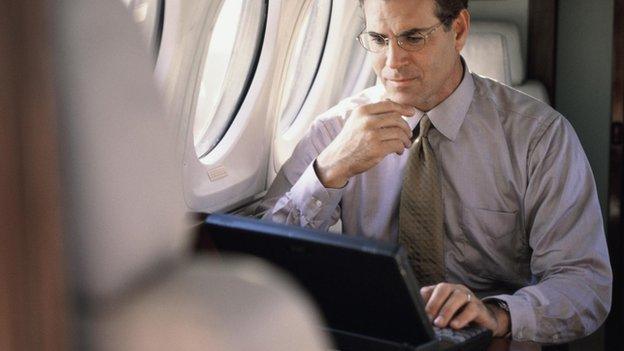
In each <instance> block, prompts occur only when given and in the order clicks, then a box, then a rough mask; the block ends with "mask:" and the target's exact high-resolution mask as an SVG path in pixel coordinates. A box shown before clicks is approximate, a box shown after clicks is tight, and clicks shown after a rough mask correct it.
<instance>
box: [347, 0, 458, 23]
mask: <svg viewBox="0 0 624 351" xmlns="http://www.w3.org/2000/svg"><path fill="white" fill-rule="evenodd" d="M359 1H360V7H362V9H363V8H364V1H365V0H359ZM371 1H380V0H371ZM435 3H436V11H435V15H436V17H438V19H439V20H440V22H442V23H443V24H444V26H445V27H446V28H447V29H449V28H450V27H451V24H452V23H453V21H454V20H455V19H456V18H457V16H459V13H460V12H461V10H463V9H467V8H468V0H435Z"/></svg>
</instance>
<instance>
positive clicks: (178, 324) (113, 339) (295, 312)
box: [51, 0, 326, 350]
mask: <svg viewBox="0 0 624 351" xmlns="http://www.w3.org/2000/svg"><path fill="white" fill-rule="evenodd" d="M55 5H56V6H54V11H55V12H54V16H53V19H52V21H51V22H52V23H53V25H52V26H51V27H52V28H53V41H52V45H53V46H52V51H53V53H54V60H53V61H54V62H52V63H51V67H52V68H53V69H54V74H55V79H56V81H55V93H56V96H57V100H56V105H57V109H58V113H57V115H58V116H59V134H60V135H59V141H60V150H61V155H60V156H61V157H60V158H61V173H62V184H61V186H62V188H61V194H62V201H61V204H62V212H63V217H64V218H63V238H62V240H63V247H64V252H65V253H66V259H65V261H66V271H67V274H66V276H67V277H68V280H69V281H70V282H69V285H70V286H69V287H68V292H69V301H70V305H71V306H70V308H71V311H69V313H70V319H71V321H72V323H71V324H72V326H73V328H72V331H71V335H72V344H73V348H74V349H80V350H82V349H96V350H141V349H149V350H154V349H155V350H165V349H167V350H171V349H200V348H201V349H218V350H234V349H259V350H269V349H277V350H292V349H297V347H293V345H292V342H293V340H295V341H298V342H299V344H297V345H300V346H301V348H302V349H304V350H321V349H326V347H325V346H326V344H325V343H324V341H325V339H324V336H323V335H319V332H318V331H317V330H316V329H314V328H313V327H312V326H313V325H314V326H316V325H319V322H318V318H316V314H315V313H314V310H313V309H312V307H311V304H310V303H309V301H307V299H306V298H305V296H303V294H301V293H300V292H299V291H298V290H297V289H295V288H293V287H292V286H291V285H289V284H287V283H285V282H284V281H285V280H284V279H282V278H281V276H280V275H277V274H275V273H274V272H273V271H271V270H269V269H258V268H256V267H258V266H259V264H258V263H253V264H249V263H244V262H246V261H243V263H240V262H241V261H239V260H235V261H229V262H226V263H219V264H217V263H216V262H214V261H210V260H206V259H202V258H198V257H192V256H191V250H190V239H191V233H190V229H191V224H189V223H188V222H187V220H186V218H187V213H186V212H187V207H186V205H185V203H184V199H183V195H182V194H183V193H182V183H181V176H180V173H181V167H182V162H181V160H180V159H179V158H177V157H176V156H175V155H174V150H175V148H174V144H175V143H174V140H172V138H175V135H176V133H175V131H174V132H172V131H170V130H169V129H170V127H168V124H167V121H166V118H165V115H164V113H163V108H162V107H161V106H160V105H159V103H160V101H161V99H160V97H159V93H158V91H157V90H156V87H155V84H154V81H153V60H152V59H151V57H150V50H148V48H147V45H145V43H144V41H143V37H142V36H141V35H140V33H139V28H137V27H136V25H135V24H134V23H133V22H132V20H131V17H130V15H129V14H128V13H127V11H126V8H125V7H124V5H123V4H122V3H121V1H97V0H84V1H79V2H75V1H67V0H66V1H63V0H58V1H56V3H55ZM250 267H251V268H250ZM224 328H225V329H224ZM262 336H267V337H270V338H269V339H262ZM295 338H296V339H295ZM262 340H264V341H262ZM267 340H268V341H267ZM263 342H264V344H263ZM249 343H256V344H257V345H258V347H254V346H251V344H249ZM267 343H270V344H271V345H269V346H271V347H269V346H267V345H266V344H267ZM244 345H246V346H244Z"/></svg>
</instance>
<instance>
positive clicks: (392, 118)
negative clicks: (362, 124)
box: [376, 113, 412, 138]
mask: <svg viewBox="0 0 624 351" xmlns="http://www.w3.org/2000/svg"><path fill="white" fill-rule="evenodd" d="M376 117H378V122H377V123H376V125H377V127H378V128H391V127H397V128H401V129H403V130H404V131H405V133H406V134H407V136H408V137H409V138H411V137H412V128H411V127H410V126H409V123H407V122H406V121H405V120H404V119H403V118H402V117H401V116H398V115H397V114H394V113H387V114H383V115H377V116H376Z"/></svg>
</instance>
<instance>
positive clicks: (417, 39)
mask: <svg viewBox="0 0 624 351" xmlns="http://www.w3.org/2000/svg"><path fill="white" fill-rule="evenodd" d="M403 40H404V41H405V43H406V44H410V45H418V44H420V43H422V42H423V40H424V39H423V37H421V36H417V35H408V36H406V37H403Z"/></svg>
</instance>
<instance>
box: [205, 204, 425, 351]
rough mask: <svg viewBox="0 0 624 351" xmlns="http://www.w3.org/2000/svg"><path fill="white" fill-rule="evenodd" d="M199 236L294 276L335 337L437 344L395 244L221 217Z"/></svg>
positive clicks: (221, 248)
mask: <svg viewBox="0 0 624 351" xmlns="http://www.w3.org/2000/svg"><path fill="white" fill-rule="evenodd" d="M200 235H202V236H203V238H202V239H201V240H203V241H206V240H208V241H209V242H210V243H211V244H212V245H213V246H214V247H215V248H216V249H217V250H219V251H232V252H237V253H245V254H250V255H254V256H257V257H260V258H263V259H265V260H267V261H269V262H271V263H273V264H275V265H277V266H278V267H281V268H282V269H283V270H285V271H287V272H288V273H290V274H291V275H292V276H293V277H294V279H295V280H296V281H297V282H298V283H299V284H300V285H301V286H303V288H305V289H306V291H307V292H308V293H309V295H310V296H311V297H312V298H313V300H314V301H315V302H316V304H317V306H318V307H319V309H320V310H321V314H322V315H323V317H324V319H325V322H326V323H327V327H328V328H329V329H333V330H337V331H344V332H348V333H354V334H358V335H363V336H367V337H374V338H379V339H383V340H388V341H392V342H396V343H402V344H409V345H420V344H422V343H425V342H428V341H431V340H432V339H433V338H434V334H433V330H432V328H431V325H430V323H429V321H428V320H427V318H426V315H425V313H424V306H423V304H422V301H421V299H420V297H419V296H420V295H419V286H418V284H417V283H416V280H415V278H414V275H413V273H412V271H411V268H410V267H409V265H408V264H407V259H406V257H405V254H404V253H403V250H402V249H399V246H398V245H396V244H388V243H381V242H378V241H372V240H369V239H365V238H361V237H353V236H347V235H341V234H334V233H328V232H321V231H316V230H311V229H306V228H300V227H293V226H285V225H281V224H276V223H272V222H266V221H260V220H257V219H252V218H246V217H238V216H233V215H223V214H213V215H210V216H208V217H207V219H206V221H205V222H204V224H203V226H202V230H201V234H200Z"/></svg>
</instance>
